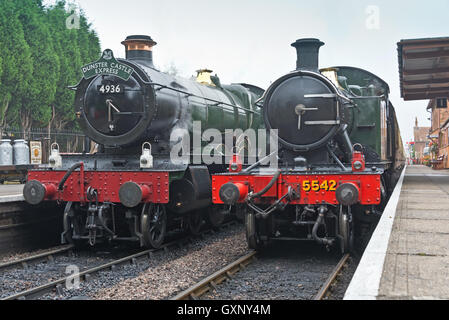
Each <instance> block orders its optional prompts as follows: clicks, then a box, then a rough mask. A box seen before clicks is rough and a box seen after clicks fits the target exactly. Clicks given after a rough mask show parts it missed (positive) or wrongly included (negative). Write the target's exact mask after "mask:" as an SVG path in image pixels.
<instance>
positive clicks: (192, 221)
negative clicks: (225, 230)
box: [187, 211, 204, 236]
mask: <svg viewBox="0 0 449 320" xmlns="http://www.w3.org/2000/svg"><path fill="white" fill-rule="evenodd" d="M187 219H188V222H187V226H188V230H189V232H190V233H191V234H193V235H194V236H197V235H199V234H200V233H201V228H202V227H203V224H204V218H203V214H202V212H201V211H196V212H194V213H192V214H190V215H189V217H188V218H187Z"/></svg>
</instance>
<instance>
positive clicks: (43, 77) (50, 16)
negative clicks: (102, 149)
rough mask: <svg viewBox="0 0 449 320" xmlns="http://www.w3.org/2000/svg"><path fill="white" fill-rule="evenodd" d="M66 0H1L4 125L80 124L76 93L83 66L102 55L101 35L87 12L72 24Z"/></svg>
mask: <svg viewBox="0 0 449 320" xmlns="http://www.w3.org/2000/svg"><path fill="white" fill-rule="evenodd" d="M66 5H67V3H66V1H65V0H59V1H57V2H56V3H55V4H54V5H52V6H47V7H46V6H44V5H43V4H42V0H14V1H11V0H0V48H1V50H0V84H1V85H0V127H3V126H5V125H6V124H7V125H9V126H16V125H21V126H22V128H23V129H24V131H25V132H29V130H30V129H31V127H32V126H38V127H45V126H49V127H50V126H54V127H56V128H57V129H67V128H74V127H76V126H77V122H76V121H75V113H74V112H73V107H72V106H73V102H74V92H73V91H71V90H69V89H68V86H70V85H75V84H77V83H78V82H79V80H80V78H81V66H82V65H84V64H86V63H88V62H91V61H95V60H97V59H98V57H99V55H100V53H101V52H100V43H99V39H98V36H97V34H96V33H95V31H94V30H93V29H92V27H91V25H90V24H89V23H88V20H87V18H86V17H85V15H84V14H83V13H82V12H81V14H80V28H79V29H70V28H67V26H66V20H67V18H68V17H69V16H71V15H72V12H68V11H67V10H66Z"/></svg>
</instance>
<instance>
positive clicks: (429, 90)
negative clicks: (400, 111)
mask: <svg viewBox="0 0 449 320" xmlns="http://www.w3.org/2000/svg"><path fill="white" fill-rule="evenodd" d="M398 53H399V73H400V79H401V96H402V98H404V100H406V101H410V100H427V99H436V98H448V97H449V38H428V39H411V40H402V41H401V42H399V43H398Z"/></svg>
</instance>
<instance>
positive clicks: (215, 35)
mask: <svg viewBox="0 0 449 320" xmlns="http://www.w3.org/2000/svg"><path fill="white" fill-rule="evenodd" d="M46 2H47V3H51V2H52V1H51V0H47V1H46ZM75 2H77V3H78V4H79V5H80V6H81V7H82V8H83V10H84V11H85V13H86V15H87V16H88V18H89V21H90V22H91V23H92V24H93V27H94V29H96V30H97V32H98V35H99V37H100V40H101V45H102V48H103V49H107V48H110V49H112V50H114V52H115V55H116V57H123V56H124V48H123V46H122V45H121V44H120V42H121V41H123V40H124V39H125V37H126V36H127V35H130V34H147V35H150V36H151V37H153V39H154V40H156V41H157V42H158V45H157V46H156V47H155V50H154V59H155V64H156V65H157V66H159V67H160V68H161V69H166V68H167V67H168V66H169V65H170V64H172V63H173V64H174V65H176V66H177V68H178V69H179V70H180V71H181V74H182V75H183V76H186V77H190V76H191V75H193V74H194V73H195V70H197V69H199V68H205V67H207V68H211V69H213V70H214V71H215V72H216V73H217V74H218V75H219V76H220V78H221V81H222V83H231V82H246V83H252V84H255V85H258V86H261V87H263V88H265V89H266V88H267V87H268V86H269V85H270V83H271V82H272V81H274V80H276V79H277V78H278V77H279V76H281V75H283V74H285V73H287V72H289V71H291V70H293V69H294V68H295V65H296V53H295V50H294V49H293V48H292V47H290V44H291V43H292V42H294V41H295V40H296V39H298V38H309V37H313V38H319V39H321V40H322V41H324V42H325V43H326V45H325V46H324V47H323V48H322V49H321V57H320V67H330V66H337V65H348V66H354V67H360V68H363V69H367V70H369V71H371V72H373V73H375V74H377V75H378V76H380V77H381V78H383V79H384V80H385V81H387V82H388V83H389V85H390V87H391V100H392V101H393V104H394V105H395V107H396V110H397V114H398V118H399V123H400V126H401V130H402V134H403V138H404V140H406V141H409V140H410V139H411V138H412V135H413V126H414V123H415V121H414V119H415V117H418V119H419V123H420V125H421V126H427V125H430V121H428V118H429V114H428V113H427V112H426V110H425V109H426V106H427V103H428V102H427V101H417V102H404V101H403V100H402V99H401V98H400V90H399V72H398V56H397V42H398V41H400V40H401V39H409V38H426V37H442V36H449V23H448V20H447V19H448V18H447V17H448V12H449V1H447V0H430V1H416V0H408V1H406V0H395V1H387V0H385V1H379V0H370V1H364V0H340V1H330V0H313V1H310V0H277V1H275V0H227V1H216V0H207V1H206V0H192V1H185V0H184V1H175V0H171V1H164V0H127V1H123V0H95V1H92V0H78V1H75ZM377 17H379V19H377Z"/></svg>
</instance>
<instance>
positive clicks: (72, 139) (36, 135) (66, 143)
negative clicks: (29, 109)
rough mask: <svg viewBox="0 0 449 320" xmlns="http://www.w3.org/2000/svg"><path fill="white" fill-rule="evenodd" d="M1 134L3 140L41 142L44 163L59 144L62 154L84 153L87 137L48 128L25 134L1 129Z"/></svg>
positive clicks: (18, 129)
mask: <svg viewBox="0 0 449 320" xmlns="http://www.w3.org/2000/svg"><path fill="white" fill-rule="evenodd" d="M0 134H1V137H2V139H11V140H17V139H24V140H26V141H41V142H42V153H43V154H42V157H43V161H44V163H45V161H46V160H47V159H48V152H49V150H50V146H51V144H53V143H55V142H56V143H58V144H59V150H60V151H61V152H62V153H79V152H82V151H83V146H84V138H85V135H84V134H83V133H82V132H79V131H74V130H53V129H50V130H48V128H33V129H31V130H30V131H29V132H25V131H24V130H23V129H21V128H12V127H0Z"/></svg>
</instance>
